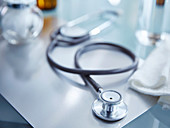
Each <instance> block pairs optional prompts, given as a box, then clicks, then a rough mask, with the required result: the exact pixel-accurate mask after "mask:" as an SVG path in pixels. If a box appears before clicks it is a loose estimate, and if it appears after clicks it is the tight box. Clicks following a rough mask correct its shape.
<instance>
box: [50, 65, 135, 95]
mask: <svg viewBox="0 0 170 128" xmlns="http://www.w3.org/2000/svg"><path fill="white" fill-rule="evenodd" d="M51 68H52V69H53V70H55V73H56V74H57V76H58V77H59V78H60V79H62V80H63V81H66V82H67V83H69V84H71V85H72V86H75V87H77V88H80V89H83V90H86V91H90V92H91V93H92V94H93V96H94V98H95V97H96V95H98V94H97V93H96V92H95V91H94V90H93V88H92V87H91V86H88V84H89V83H87V82H85V81H83V79H82V78H81V77H80V76H79V75H75V74H71V76H70V75H69V73H65V72H63V71H60V70H58V69H56V68H54V67H52V66H51ZM132 74H133V72H132V71H129V72H126V73H122V74H114V75H102V76H94V77H93V76H92V78H93V79H94V80H95V81H96V82H97V83H99V84H100V85H102V87H103V88H104V89H116V90H117V88H119V87H120V86H125V84H126V83H127V81H128V79H129V78H130V76H131V75H132ZM104 79H105V80H104ZM108 80H109V82H108ZM125 88H126V87H125Z"/></svg>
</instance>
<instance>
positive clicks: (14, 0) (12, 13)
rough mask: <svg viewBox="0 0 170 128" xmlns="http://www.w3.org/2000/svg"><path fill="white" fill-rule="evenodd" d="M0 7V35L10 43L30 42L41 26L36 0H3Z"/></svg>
mask: <svg viewBox="0 0 170 128" xmlns="http://www.w3.org/2000/svg"><path fill="white" fill-rule="evenodd" d="M5 3H6V4H5V6H3V8H2V9H1V27H2V35H3V37H4V38H5V39H6V40H7V41H8V42H9V43H10V44H21V43H26V42H30V41H31V40H32V39H33V38H35V37H37V36H38V35H39V33H40V32H41V30H42V27H43V15H42V12H41V11H40V9H38V8H37V6H36V0H5Z"/></svg>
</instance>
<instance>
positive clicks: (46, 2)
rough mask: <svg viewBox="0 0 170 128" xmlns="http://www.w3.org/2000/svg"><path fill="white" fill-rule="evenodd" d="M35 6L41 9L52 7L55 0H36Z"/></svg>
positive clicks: (55, 2)
mask: <svg viewBox="0 0 170 128" xmlns="http://www.w3.org/2000/svg"><path fill="white" fill-rule="evenodd" d="M37 6H38V7H39V8H40V9H41V10H50V9H54V8H55V7H56V6H57V0H37Z"/></svg>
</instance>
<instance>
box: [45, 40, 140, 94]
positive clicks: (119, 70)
mask: <svg viewBox="0 0 170 128" xmlns="http://www.w3.org/2000/svg"><path fill="white" fill-rule="evenodd" d="M58 46H60V45H59V42H58V41H56V40H53V41H52V42H51V44H50V45H49V47H48V49H47V52H46V55H47V60H48V62H49V64H50V66H51V67H52V68H53V70H54V68H57V69H60V70H62V71H65V72H68V73H74V74H78V75H80V76H81V77H82V79H83V80H84V82H85V83H87V82H88V83H90V84H91V86H92V87H93V88H94V90H95V91H96V92H99V90H100V88H101V89H102V87H101V86H100V85H99V84H97V83H96V82H95V81H94V80H93V79H92V78H91V77H90V75H111V74H118V73H124V72H127V71H130V70H136V69H137V65H138V60H137V58H136V57H135V55H134V54H133V53H132V52H131V51H129V50H128V49H126V48H124V47H122V46H119V45H116V44H113V43H105V42H100V43H92V44H88V45H86V46H84V47H82V48H80V49H79V50H78V51H77V52H76V54H75V57H74V64H75V67H76V68H68V67H65V66H62V65H60V64H58V63H57V62H55V61H54V60H53V59H52V58H51V56H50V53H51V52H52V51H53V50H54V48H56V47H58ZM96 49H106V50H117V51H120V52H122V53H124V54H126V55H127V56H128V57H130V58H131V59H132V61H133V63H132V64H131V65H130V66H127V67H124V68H117V69H107V70H86V69H82V67H81V66H80V64H79V59H80V57H81V56H82V55H83V54H85V53H87V52H89V51H94V50H96ZM54 71H55V70H54Z"/></svg>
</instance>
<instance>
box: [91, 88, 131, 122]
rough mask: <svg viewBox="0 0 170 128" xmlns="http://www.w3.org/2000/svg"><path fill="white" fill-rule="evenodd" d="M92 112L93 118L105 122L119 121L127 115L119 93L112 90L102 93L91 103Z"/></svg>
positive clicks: (125, 106)
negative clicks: (95, 117)
mask: <svg viewBox="0 0 170 128" xmlns="http://www.w3.org/2000/svg"><path fill="white" fill-rule="evenodd" d="M92 111H93V113H94V115H95V116H97V117H98V118H99V119H102V120H105V121H119V120H121V119H123V118H124V117H125V116H126V115H127V113H128V109H127V105H126V104H125V103H124V102H123V100H122V97H121V95H120V93H118V92H116V91H113V90H107V91H103V92H102V93H101V94H100V95H99V98H98V99H96V100H95V101H94V102H93V104H92Z"/></svg>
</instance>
